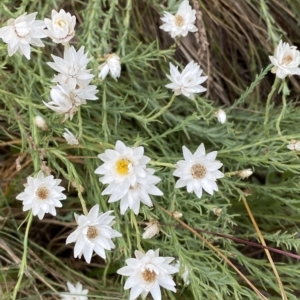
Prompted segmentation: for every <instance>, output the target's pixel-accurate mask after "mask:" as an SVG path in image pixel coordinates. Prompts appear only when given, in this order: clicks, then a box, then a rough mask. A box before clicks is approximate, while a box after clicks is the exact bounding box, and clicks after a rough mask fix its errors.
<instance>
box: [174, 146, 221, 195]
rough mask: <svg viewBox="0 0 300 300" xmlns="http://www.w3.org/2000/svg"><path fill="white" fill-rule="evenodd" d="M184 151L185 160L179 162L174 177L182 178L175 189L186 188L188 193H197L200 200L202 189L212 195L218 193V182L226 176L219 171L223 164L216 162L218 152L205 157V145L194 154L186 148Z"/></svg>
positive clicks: (183, 148)
mask: <svg viewBox="0 0 300 300" xmlns="http://www.w3.org/2000/svg"><path fill="white" fill-rule="evenodd" d="M182 150H183V156H184V160H180V161H178V162H177V165H176V170H175V171H174V172H173V175H174V176H177V177H180V178H179V179H178V180H177V182H176V185H175V188H181V187H184V186H186V188H187V191H188V193H192V192H195V194H196V195H197V197H198V198H201V197H202V189H203V190H204V191H206V192H207V193H209V194H210V195H212V194H213V192H214V191H218V186H217V184H216V180H217V179H218V178H222V177H224V174H223V173H222V172H221V171H219V170H218V169H219V168H221V167H222V165H223V164H222V163H220V162H219V161H216V160H215V159H216V156H217V151H213V152H210V153H208V154H206V155H205V148H204V145H203V143H202V144H201V145H200V146H199V147H198V149H197V150H196V152H195V153H194V154H192V153H191V151H190V150H189V149H188V148H186V147H185V146H183V147H182Z"/></svg>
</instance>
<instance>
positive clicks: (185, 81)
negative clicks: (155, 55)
mask: <svg viewBox="0 0 300 300" xmlns="http://www.w3.org/2000/svg"><path fill="white" fill-rule="evenodd" d="M202 72H203V70H202V69H200V66H199V65H198V64H197V63H195V62H194V61H190V62H189V63H188V64H187V66H186V67H185V68H184V70H183V71H182V73H180V72H179V71H178V66H176V67H175V66H174V65H172V64H171V63H170V75H167V77H168V79H170V80H171V81H172V83H169V84H167V85H166V87H167V88H169V89H172V90H173V91H174V93H175V95H181V94H183V95H185V96H186V97H188V98H190V99H192V100H194V98H195V97H194V94H196V93H202V92H205V91H206V88H204V87H203V86H201V83H203V82H204V81H205V80H206V79H207V76H201V74H202Z"/></svg>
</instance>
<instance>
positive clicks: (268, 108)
mask: <svg viewBox="0 0 300 300" xmlns="http://www.w3.org/2000/svg"><path fill="white" fill-rule="evenodd" d="M278 84H279V78H278V77H277V76H276V78H275V81H274V83H273V85H272V89H271V91H270V93H269V95H268V98H267V103H266V114H265V121H264V130H265V135H266V137H269V131H268V128H267V125H268V120H269V111H270V102H271V99H272V97H273V95H274V93H275V91H276V89H277V86H278Z"/></svg>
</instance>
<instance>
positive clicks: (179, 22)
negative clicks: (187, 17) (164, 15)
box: [175, 15, 184, 27]
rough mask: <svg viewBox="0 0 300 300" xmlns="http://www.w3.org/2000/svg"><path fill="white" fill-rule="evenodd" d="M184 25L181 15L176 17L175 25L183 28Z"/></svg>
mask: <svg viewBox="0 0 300 300" xmlns="http://www.w3.org/2000/svg"><path fill="white" fill-rule="evenodd" d="M183 24H184V18H183V17H182V16H181V15H176V16H175V25H176V26H178V27H181V26H182V25H183Z"/></svg>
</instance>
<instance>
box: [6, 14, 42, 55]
mask: <svg viewBox="0 0 300 300" xmlns="http://www.w3.org/2000/svg"><path fill="white" fill-rule="evenodd" d="M36 15H37V12H35V13H32V14H29V15H27V13H25V14H23V15H21V16H20V17H18V18H16V19H9V20H8V22H7V26H4V27H2V28H0V38H1V39H2V40H3V42H4V43H6V44H7V49H8V55H9V56H12V55H13V54H15V53H16V52H17V51H18V50H19V53H20V54H21V55H22V54H24V56H25V57H26V58H27V59H30V45H33V46H37V47H44V46H45V45H44V43H43V42H42V41H41V40H40V39H41V38H44V37H46V35H45V34H44V32H43V29H44V27H45V23H44V21H36V20H35V17H36Z"/></svg>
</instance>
